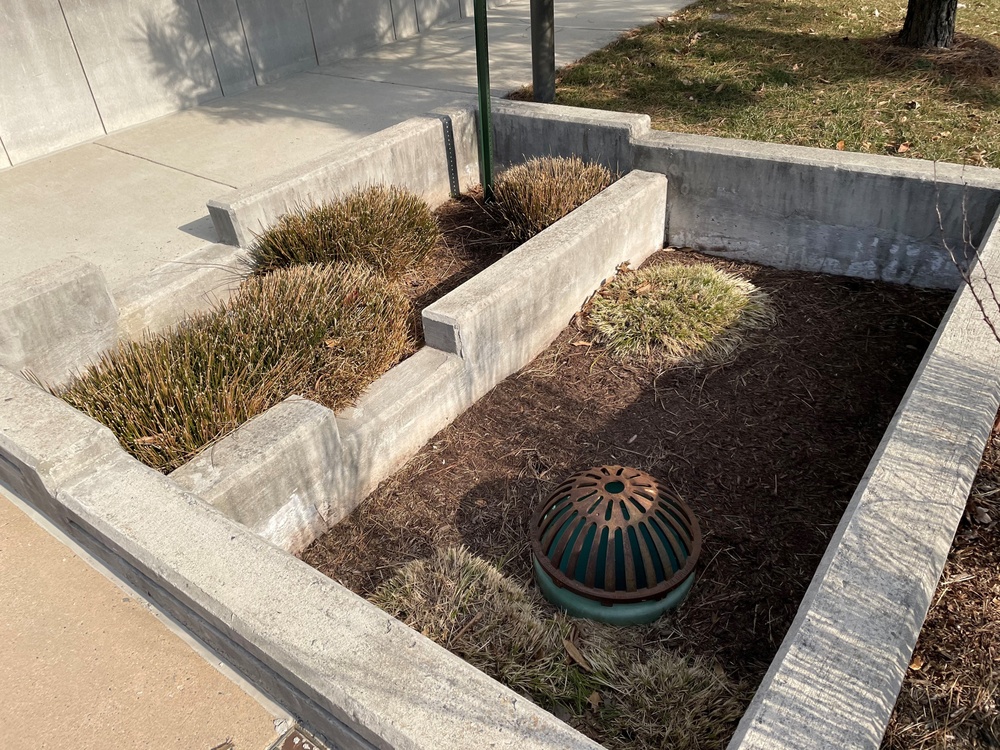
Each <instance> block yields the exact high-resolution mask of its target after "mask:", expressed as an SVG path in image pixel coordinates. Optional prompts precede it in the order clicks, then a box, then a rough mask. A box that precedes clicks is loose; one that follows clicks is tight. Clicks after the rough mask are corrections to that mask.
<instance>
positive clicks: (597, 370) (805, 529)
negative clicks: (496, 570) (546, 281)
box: [303, 251, 951, 684]
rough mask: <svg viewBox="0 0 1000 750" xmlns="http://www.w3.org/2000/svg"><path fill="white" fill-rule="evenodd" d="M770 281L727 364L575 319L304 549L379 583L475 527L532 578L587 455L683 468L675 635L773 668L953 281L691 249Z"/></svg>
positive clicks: (662, 473) (346, 573) (670, 472)
mask: <svg viewBox="0 0 1000 750" xmlns="http://www.w3.org/2000/svg"><path fill="white" fill-rule="evenodd" d="M700 261H707V262H709V263H712V264H713V265H715V266H716V267H718V268H722V269H725V270H728V271H734V272H738V273H740V274H743V275H744V276H746V277H748V278H750V279H751V280H752V281H753V282H754V283H755V284H757V285H758V286H760V287H761V288H763V289H764V290H765V291H767V292H768V293H770V295H771V296H772V299H773V301H774V303H775V305H776V307H777V310H778V323H777V325H776V326H775V327H774V328H773V329H771V330H769V331H764V332H759V333H757V334H754V335H753V336H752V338H751V339H750V340H749V341H748V342H747V347H746V349H745V350H743V351H742V353H741V354H740V355H739V356H738V357H737V358H736V360H735V361H734V362H732V363H730V364H728V365H726V366H722V367H716V368H713V369H702V370H696V369H683V368H674V369H672V370H669V371H667V372H664V373H657V372H656V371H654V370H652V369H648V368H646V369H644V368H641V367H632V366H629V367H625V366H622V365H620V364H617V363H616V362H614V361H612V360H611V359H609V358H608V357H607V356H605V355H603V354H602V352H601V351H600V350H599V349H598V347H596V346H591V345H590V344H589V341H588V336H587V334H586V331H583V330H581V328H580V327H579V326H571V327H570V328H569V329H567V330H566V331H564V332H563V334H562V336H560V338H559V339H558V340H557V341H556V342H555V343H554V344H553V345H552V346H551V347H549V349H548V350H546V351H545V352H544V353H543V354H542V355H541V356H539V357H538V358H537V359H536V360H535V361H534V362H533V363H532V364H531V365H529V366H528V367H527V368H525V369H524V370H523V371H522V372H520V373H519V374H517V375H515V376H513V377H511V378H508V379H507V380H506V381H505V382H503V383H501V384H500V385H499V386H497V387H496V388H495V389H494V390H493V391H492V392H490V393H489V394H488V395H487V396H486V397H485V398H483V399H482V400H481V401H480V402H479V403H477V404H476V405H475V406H473V407H472V408H471V409H470V410H469V411H468V412H466V413H465V414H464V415H463V416H461V417H460V418H459V419H458V420H456V421H455V423H454V424H452V425H451V426H450V427H448V428H447V429H445V430H443V431H442V432H440V433H439V434H438V435H437V436H436V437H435V438H434V439H433V440H432V441H431V442H430V443H429V444H428V445H427V446H425V448H424V449H423V450H422V451H421V452H420V454H419V455H418V456H417V457H415V458H414V459H413V460H412V461H411V462H410V463H409V464H408V465H407V466H406V467H405V468H404V469H403V470H402V471H400V472H399V473H398V474H397V475H396V476H395V477H393V478H392V479H391V480H389V481H387V482H385V483H383V485H382V486H381V487H380V488H379V489H378V490H377V491H376V492H375V493H374V494H373V495H372V496H371V497H370V498H369V499H368V501H367V502H365V503H364V504H363V505H362V506H361V507H360V508H359V509H358V510H357V511H356V512H355V513H354V514H352V515H351V516H350V517H349V518H348V519H346V520H345V521H344V522H342V523H341V524H339V525H338V526H336V527H335V528H333V529H332V530H331V531H330V532H329V533H328V534H326V536H324V537H323V538H322V539H320V540H318V541H317V542H315V543H314V544H313V545H312V546H311V547H310V548H309V549H308V550H307V551H306V552H305V553H304V555H303V559H304V560H306V562H308V563H310V564H311V565H313V566H315V567H317V568H319V569H320V570H322V571H323V572H325V573H327V574H328V575H330V576H332V577H334V578H336V579H337V580H339V581H341V582H342V583H344V584H345V585H346V586H348V587H349V588H351V589H353V590H354V591H356V592H358V593H360V594H362V595H367V594H370V593H371V592H372V591H373V590H374V589H375V588H376V587H377V586H378V585H379V583H381V582H382V581H383V580H385V579H386V578H387V577H388V576H390V575H392V573H393V571H394V570H395V569H396V568H397V567H398V566H399V565H401V564H403V563H405V562H407V561H409V560H411V559H414V558H418V557H422V556H425V555H427V554H428V553H429V552H430V550H431V549H432V548H434V547H436V546H441V545H458V544H464V545H466V546H467V547H469V548H470V549H471V550H472V551H473V552H475V553H476V554H479V555H481V556H483V557H485V558H487V559H490V560H492V561H495V562H499V563H500V564H501V565H502V567H503V569H504V570H505V572H507V573H509V574H511V575H513V576H515V577H516V578H518V579H520V580H522V581H528V580H529V579H530V558H529V551H528V544H527V542H526V540H525V531H524V530H525V528H526V522H527V519H528V518H529V516H530V514H531V510H532V507H533V506H534V504H535V503H536V502H537V501H538V500H539V499H540V498H542V497H544V496H545V495H546V494H547V493H548V492H550V491H551V490H553V489H554V488H555V486H556V485H557V483H558V482H559V481H560V480H562V479H563V478H564V477H566V476H567V475H568V474H570V473H571V472H574V471H577V470H580V469H585V468H587V467H590V466H595V465H600V464H614V463H621V464H626V465H631V466H635V467H637V468H640V469H643V470H646V471H649V472H651V473H653V474H654V475H657V476H659V477H661V478H662V479H665V480H667V481H668V482H669V483H670V484H672V485H673V487H674V489H675V490H676V491H677V492H679V493H680V495H681V496H682V497H683V498H684V499H685V500H686V501H687V502H688V504H689V505H690V506H691V507H692V508H693V509H694V511H695V512H696V513H697V514H698V515H699V517H700V519H701V525H702V531H703V534H704V549H703V552H702V557H701V560H700V562H699V566H698V569H697V574H698V581H697V583H696V585H695V588H694V592H693V594H692V596H691V597H690V599H689V600H688V602H687V603H686V604H685V605H684V607H683V608H682V609H681V610H680V611H679V613H678V614H676V615H672V616H670V617H671V619H670V620H668V621H667V623H666V626H665V627H662V628H660V629H659V631H658V632H659V636H658V637H660V638H662V639H663V642H664V644H665V645H668V646H671V647H676V648H679V649H680V650H682V651H686V652H688V653H697V654H703V655H706V656H709V657H714V658H716V659H718V661H719V662H720V664H721V666H722V667H723V668H724V669H725V671H726V672H727V673H729V674H730V675H732V676H734V677H737V678H745V679H748V680H751V681H752V683H753V684H757V682H758V681H759V680H760V678H761V677H762V675H763V673H764V671H765V670H766V668H767V666H768V664H769V663H770V661H771V659H772V658H773V656H774V654H775V651H776V649H777V647H778V645H779V643H780V641H781V639H782V637H783V636H784V634H785V631H786V630H787V628H788V626H789V624H790V623H791V620H792V618H793V616H794V614H795V611H796V609H797V607H798V604H799V601H800V599H801V597H802V595H803V593H804V591H805V589H806V587H807V586H808V584H809V580H810V578H811V577H812V575H813V572H814V570H815V568H816V565H817V563H818V561H819V559H820V557H821V556H822V554H823V552H824V550H825V548H826V545H827V543H828V541H829V539H830V536H831V535H832V533H833V531H834V529H835V528H836V526H837V523H838V522H839V520H840V516H841V514H842V512H843V510H844V508H845V506H846V505H847V503H848V502H849V500H850V499H851V496H852V494H853V492H854V489H855V487H856V486H857V484H858V482H859V480H860V479H861V476H862V474H863V473H864V470H865V467H866V465H867V464H868V461H869V459H870V458H871V456H872V454H873V452H874V450H875V448H876V446H877V445H878V443H879V440H880V439H881V437H882V433H883V431H884V430H885V428H886V426H887V425H888V423H889V420H890V418H891V417H892V415H893V412H894V411H895V409H896V406H897V405H898V403H899V401H900V399H901V397H902V395H903V393H904V392H905V390H906V387H907V385H908V383H909V381H910V378H911V377H912V375H913V373H914V371H915V369H916V367H917V365H918V364H919V362H920V359H921V357H922V355H923V352H924V350H925V348H926V346H927V343H928V342H929V340H930V338H931V336H932V335H933V333H934V330H935V328H936V326H937V324H938V322H939V320H940V317H941V315H942V313H943V311H944V309H945V308H946V306H947V304H948V302H949V300H950V298H951V294H950V293H944V292H938V291H924V290H916V289H911V288H907V287H901V286H893V285H888V284H883V283H875V282H864V281H858V280H855V279H847V278H841V277H832V276H824V275H816V274H807V273H799V272H790V271H779V270H775V269H771V268H764V267H760V266H754V265H750V264H745V263H732V262H727V261H722V260H718V259H712V258H707V257H705V256H701V255H698V254H695V253H691V252H684V251H673V252H663V253H659V254H657V256H655V257H654V258H653V259H651V261H650V262H652V263H663V262H681V263H692V262H700Z"/></svg>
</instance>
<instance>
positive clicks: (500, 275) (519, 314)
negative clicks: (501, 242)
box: [423, 172, 667, 398]
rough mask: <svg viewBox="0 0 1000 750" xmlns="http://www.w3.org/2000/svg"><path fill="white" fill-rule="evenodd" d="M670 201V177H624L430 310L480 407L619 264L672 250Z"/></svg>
mask: <svg viewBox="0 0 1000 750" xmlns="http://www.w3.org/2000/svg"><path fill="white" fill-rule="evenodd" d="M666 200H667V180H666V179H665V178H664V177H663V175H658V174H651V173H644V172H632V173H631V174H629V175H627V176H626V177H624V178H622V179H621V180H619V181H618V182H616V183H615V184H613V185H612V186H611V187H609V188H607V189H606V190H605V191H604V192H602V193H601V194H599V195H598V196H596V197H594V198H592V199H591V200H589V201H588V202H587V203H585V204H584V205H583V206H581V207H580V208H578V209H577V210H576V211H573V212H572V213H571V214H569V215H568V216H566V217H564V218H563V219H561V220H560V221H558V222H557V223H556V224H554V225H552V226H551V227H549V228H548V229H546V230H545V231H544V232H542V233H540V234H538V235H537V236H535V237H533V238H532V239H531V240H529V241H528V242H526V243H524V244H523V245H521V247H519V248H517V249H516V250H514V251H513V252H511V253H509V254H508V255H506V256H505V257H503V258H501V259H500V260H499V261H497V262H496V263H494V264H493V265H492V266H490V267H489V268H487V269H486V270H484V271H481V272H480V273H479V274H477V275H476V276H475V277H473V278H472V279H470V280H469V281H467V282H465V283H464V284H462V285H461V286H460V287H459V288H458V289H455V290H454V291H452V292H450V293H448V294H446V295H445V296H444V297H442V298H441V299H439V300H438V301H437V302H434V303H432V304H431V305H428V306H427V307H426V308H424V311H423V322H424V337H425V339H426V341H427V345H428V346H431V347H435V348H438V349H441V350H442V351H446V352H450V353H452V354H457V355H458V356H460V357H462V358H463V359H465V360H467V361H468V362H469V363H470V373H469V374H470V377H471V378H472V391H473V394H474V395H475V397H476V398H479V397H480V396H482V395H483V394H485V393H486V392H487V391H488V390H490V389H491V388H492V387H493V386H494V385H496V384H497V383H499V382H500V381H501V380H503V379H504V378H506V377H507V376H508V375H510V374H512V373H514V372H517V371H518V370H520V369H521V368H522V367H524V366H525V365H526V364H528V363H529V362H530V361H531V360H532V359H534V358H535V357H536V356H537V355H538V354H539V353H540V352H541V351H542V350H544V349H545V347H546V346H548V345H549V344H550V343H551V342H552V341H554V340H555V339H556V337H557V336H558V335H559V333H560V332H561V331H562V330H563V329H564V328H565V327H566V326H567V325H568V324H569V322H570V320H571V318H572V317H573V315H574V314H575V313H576V312H577V311H578V310H579V309H580V306H581V305H582V304H583V303H584V302H585V301H586V300H587V298H588V297H589V296H590V295H592V294H593V293H594V291H595V290H596V289H597V288H598V287H599V286H600V285H601V283H602V282H603V281H605V280H606V279H608V278H610V277H611V276H613V275H614V273H615V269H616V268H617V267H618V265H619V264H621V263H622V262H623V261H627V262H628V263H630V264H631V265H632V266H633V267H638V266H639V264H640V263H642V261H643V260H645V259H646V258H647V257H649V255H651V254H652V253H654V252H656V251H657V250H659V249H660V248H662V247H663V224H662V219H663V216H664V213H665V212H666ZM554 268H558V269H559V276H558V286H557V287H554V286H553V278H554V277H553V275H552V269H554Z"/></svg>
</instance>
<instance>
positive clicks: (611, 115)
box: [493, 100, 650, 174]
mask: <svg viewBox="0 0 1000 750" xmlns="http://www.w3.org/2000/svg"><path fill="white" fill-rule="evenodd" d="M493 129H494V138H495V146H494V149H495V150H494V153H495V156H496V159H497V162H498V163H499V164H505V165H510V164H517V163H520V162H522V161H526V160H528V159H531V158H535V157H540V156H579V155H586V158H587V159H588V161H595V162H597V163H599V164H603V165H604V166H606V167H607V168H608V169H611V170H612V171H614V172H617V173H620V174H625V173H627V172H629V171H631V169H632V152H633V148H632V141H633V139H635V138H638V137H640V136H644V135H646V134H647V133H648V132H649V129H650V119H649V115H634V114H629V113H626V112H598V111H596V110H589V109H580V108H578V107H561V106H558V105H552V104H534V103H531V102H514V101H507V100H500V101H496V102H494V104H493Z"/></svg>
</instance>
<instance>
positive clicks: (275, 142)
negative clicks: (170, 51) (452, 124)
mask: <svg viewBox="0 0 1000 750" xmlns="http://www.w3.org/2000/svg"><path fill="white" fill-rule="evenodd" d="M390 99H391V102H392V105H391V109H390V107H389V104H388V101H389V100H390ZM471 101H472V97H470V96H468V95H466V94H458V93H455V94H452V93H447V92H441V91H429V90H427V89H420V88H403V87H399V86H393V87H391V88H390V87H386V86H382V85H377V84H372V83H369V82H366V81H357V80H353V79H350V78H339V77H333V76H320V75H314V74H311V73H306V74H302V75H298V76H292V77H290V78H284V79H281V80H279V81H276V82H274V83H272V84H269V85H267V86H261V87H260V88H256V89H254V90H253V91H248V92H247V93H245V94H243V95H242V96H239V97H226V98H225V99H218V100H216V101H213V102H209V103H207V104H205V105H204V106H201V107H197V108H195V109H189V110H186V111H184V112H180V113H178V114H176V115H173V116H171V117H167V118H163V119H161V120H157V121H156V122H151V123H148V124H147V125H144V126H143V127H141V128H133V129H131V130H124V131H122V132H120V133H114V134H113V135H110V136H108V137H107V138H105V139H102V141H101V143H102V144H103V145H107V146H110V147H112V148H116V149H118V150H119V151H124V152H126V153H128V154H130V155H133V156H136V157H138V158H141V159H143V160H151V161H154V162H156V163H158V164H162V165H165V166H169V167H172V168H174V169H177V170H181V171H184V172H189V173H192V174H197V175H201V176H203V177H205V178H207V179H210V180H213V181H215V182H217V183H220V184H219V185H216V186H215V187H213V188H210V189H209V190H208V191H207V193H205V194H203V195H202V200H201V208H202V212H203V213H207V212H206V211H205V202H206V201H207V200H208V199H209V198H213V197H221V196H222V195H223V192H224V191H226V190H227V188H228V187H229V186H232V187H239V188H246V187H248V186H250V185H252V184H254V183H256V182H259V181H261V180H264V179H267V178H268V177H271V176H273V175H274V174H276V173H277V174H280V173H283V172H287V171H288V170H289V169H291V168H292V167H294V166H296V165H301V164H304V163H307V162H309V161H312V160H315V159H316V158H317V157H319V156H323V155H326V154H329V153H330V151H331V149H334V151H333V154H334V158H339V157H343V156H345V155H347V154H349V153H350V144H352V143H354V142H356V141H358V140H360V139H361V138H364V137H365V136H367V135H370V134H371V133H373V132H375V131H379V130H382V129H384V128H387V127H390V126H392V125H395V124H397V123H398V122H402V121H404V120H406V119H408V118H410V117H417V116H419V115H423V114H425V113H427V112H430V111H432V110H434V109H436V108H438V107H440V106H442V105H444V104H448V103H451V102H456V103H457V102H471ZM145 218H147V219H148V218H150V217H145ZM213 238H214V233H213Z"/></svg>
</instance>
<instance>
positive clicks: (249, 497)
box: [170, 396, 344, 554]
mask: <svg viewBox="0 0 1000 750" xmlns="http://www.w3.org/2000/svg"><path fill="white" fill-rule="evenodd" d="M342 454H343V450H342V448H341V441H340V433H339V431H338V429H337V420H336V418H335V416H334V414H333V412H332V411H330V410H329V409H327V408H325V407H323V406H320V405H319V404H315V403H313V402H312V401H307V400H306V399H304V398H299V397H297V396H293V397H292V398H289V399H287V400H285V401H283V402H281V403H280V404H278V405H277V406H274V407H272V408H271V409H269V410H268V411H266V412H264V413H263V414H261V415H260V416H258V417H255V418H254V419H251V420H250V421H249V422H247V423H246V424H244V425H242V426H240V427H239V428H238V429H237V430H236V431H235V432H233V433H232V434H230V435H228V436H226V437H225V438H223V439H222V440H220V441H218V442H217V443H215V444H213V445H211V446H209V447H208V448H206V449H205V450H203V451H202V452H201V453H199V454H198V455H197V456H195V458H193V459H192V460H191V461H189V462H188V463H186V464H185V465H184V466H182V467H180V468H179V469H177V470H176V471H174V472H172V473H171V474H170V478H171V479H172V480H173V481H175V482H176V483H177V484H178V485H180V486H181V487H183V488H184V489H186V490H188V491H189V492H192V493H194V494H195V495H198V496H199V497H201V498H202V499H203V500H205V501H206V502H208V503H210V504H211V505H213V506H214V507H216V508H218V509H219V510H220V511H222V512H223V513H224V514H225V515H226V516H227V517H229V518H231V519H233V520H234V521H237V522H239V523H241V524H243V525H244V526H246V527H247V528H248V529H250V530H251V531H253V532H255V533H256V534H258V535H260V536H261V537H263V538H264V539H267V540H268V541H269V542H271V543H273V544H276V545H277V546H279V547H281V548H282V549H284V550H287V551H289V552H291V553H292V554H298V553H299V552H301V551H302V550H304V549H305V548H306V547H308V546H309V544H310V543H311V542H312V541H313V540H314V539H316V538H317V537H319V536H320V535H321V534H322V533H323V532H325V531H326V530H327V528H328V527H329V525H330V524H331V523H333V521H330V522H327V520H326V516H327V515H328V514H329V512H330V511H329V506H330V504H331V502H332V500H331V495H332V493H333V492H334V489H335V483H334V476H335V474H336V472H337V471H338V468H339V467H338V465H339V464H340V462H341V460H342ZM343 515H344V514H341V516H340V517H343ZM337 520H339V518H338V519H337Z"/></svg>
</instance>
